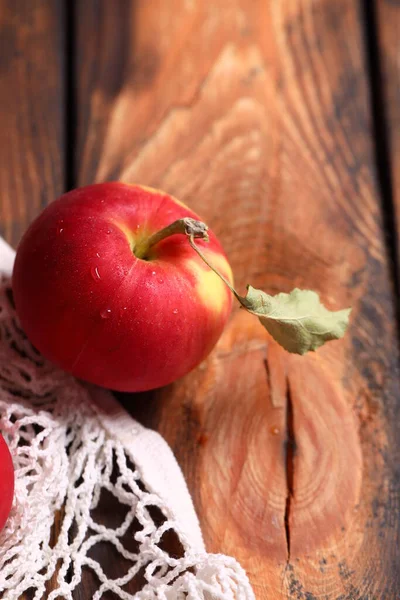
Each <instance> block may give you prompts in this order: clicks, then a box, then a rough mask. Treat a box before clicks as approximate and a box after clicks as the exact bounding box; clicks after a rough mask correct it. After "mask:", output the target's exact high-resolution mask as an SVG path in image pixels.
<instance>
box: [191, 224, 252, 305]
mask: <svg viewBox="0 0 400 600" xmlns="http://www.w3.org/2000/svg"><path fill="white" fill-rule="evenodd" d="M188 238H189V244H190V245H191V246H192V248H193V250H194V251H195V252H197V254H198V255H199V256H200V258H201V259H202V260H203V261H204V262H205V263H206V265H207V267H209V268H210V269H211V271H214V273H215V274H216V275H218V277H219V278H220V279H222V281H223V282H224V283H225V285H226V286H228V288H229V289H230V290H231V292H232V294H233V295H234V296H235V298H237V299H238V300H239V302H240V303H241V304H243V302H242V301H243V298H242V297H241V296H239V294H238V293H237V291H236V290H235V288H234V287H233V286H232V285H231V284H230V283H229V281H228V280H227V279H226V278H225V277H224V276H223V275H222V273H220V272H219V271H218V269H216V268H215V267H214V266H213V265H212V264H211V263H210V261H209V260H208V259H207V258H206V257H205V256H204V254H203V253H202V251H201V250H200V248H199V247H198V246H197V245H196V244H195V242H194V238H193V236H192V235H189V236H188Z"/></svg>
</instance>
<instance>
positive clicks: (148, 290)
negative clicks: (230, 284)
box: [13, 183, 232, 391]
mask: <svg viewBox="0 0 400 600" xmlns="http://www.w3.org/2000/svg"><path fill="white" fill-rule="evenodd" d="M183 217H192V218H194V219H198V217H197V215H195V214H194V213H193V212H192V211H191V210H190V209H189V208H188V207H187V206H185V205H184V204H182V203H181V202H179V201H178V200H176V199H175V198H173V197H171V196H169V195H167V194H165V193H163V192H161V191H158V190H154V189H150V188H147V187H143V186H138V185H126V184H122V183H103V184H97V185H90V186H87V187H83V188H80V189H76V190H73V191H71V192H69V193H67V194H64V195H63V196H61V198H59V199H58V200H56V201H55V202H53V203H52V204H50V205H49V206H48V207H47V208H46V209H45V210H44V211H43V212H42V213H41V215H39V217H38V218H37V219H36V220H35V221H34V222H33V223H32V225H31V226H30V227H29V229H28V230H27V232H26V233H25V235H24V237H23V238H22V241H21V243H20V245H19V248H18V252H17V257H16V261H15V267H14V273H13V291H14V297H15V303H16V309H17V313H18V316H19V319H20V321H21V324H22V326H23V328H24V330H25V332H26V334H27V336H28V338H29V339H30V340H31V342H32V343H33V345H34V346H36V347H37V348H38V350H40V352H42V354H43V355H44V356H45V357H46V358H48V359H49V360H51V361H52V362H54V363H56V364H57V365H59V366H60V367H62V368H63V369H65V370H66V371H69V372H71V373H73V374H74V375H75V376H77V377H79V378H82V379H84V380H86V381H89V382H92V383H95V384H98V385H101V386H104V387H108V388H112V389H115V390H121V391H141V390H147V389H151V388H156V387H159V386H163V385H166V384H168V383H170V382H172V381H174V380H175V379H177V378H178V377H181V376H182V375H184V374H185V373H187V372H188V371H190V370H191V369H193V367H195V366H196V365H197V364H198V363H199V362H201V361H202V360H203V359H204V358H205V357H206V356H207V355H208V353H209V352H210V350H211V349H212V348H213V346H214V345H215V343H216V341H217V340H218V338H219V336H220V335H221V332H222V330H223V328H224V325H225V323H226V320H227V318H228V316H229V313H230V310H231V304H232V296H231V292H230V291H229V289H228V288H227V287H226V286H225V284H224V283H223V282H222V281H221V280H220V279H219V278H218V276H217V275H216V274H215V273H213V272H212V271H211V270H210V269H209V268H208V267H207V265H206V264H205V263H204V262H203V261H202V259H201V258H200V257H199V256H198V255H197V254H196V253H195V251H194V250H193V248H192V247H191V246H190V244H189V242H188V239H187V238H186V236H184V235H178V234H177V235H172V236H171V237H168V238H166V239H164V240H162V241H160V242H159V243H157V244H156V245H154V246H153V247H152V248H151V250H150V252H149V255H148V257H147V258H146V259H142V258H137V257H136V256H135V248H137V247H138V244H143V242H146V240H147V239H148V238H149V236H151V235H152V234H154V233H156V232H157V231H159V230H161V229H163V228H164V227H166V226H167V225H169V224H170V223H172V222H173V221H175V220H177V219H180V218H183ZM209 238H210V240H209V243H206V242H205V241H203V240H200V241H198V242H197V244H198V246H199V247H200V248H201V250H202V252H203V253H204V255H205V256H206V257H207V258H208V259H209V261H210V262H211V263H212V264H213V265H215V267H216V268H217V269H218V270H219V271H220V272H221V273H222V274H223V275H224V276H225V277H226V278H227V279H228V280H229V281H232V273H231V269H230V267H229V264H228V262H227V260H226V257H225V254H224V252H223V250H222V247H221V244H220V243H219V241H218V240H217V238H216V237H215V235H214V234H213V233H212V232H211V231H209Z"/></svg>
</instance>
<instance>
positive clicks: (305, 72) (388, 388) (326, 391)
mask: <svg viewBox="0 0 400 600" xmlns="http://www.w3.org/2000/svg"><path fill="white" fill-rule="evenodd" d="M359 10H360V6H359V4H358V3H356V2H347V1H346V0H338V1H336V2H331V1H330V0H319V1H317V0H315V1H310V0H296V1H293V2H275V1H274V0H270V1H269V2H265V1H263V0H254V2H248V1H246V0H231V1H230V2H223V1H221V2H219V3H208V2H200V1H196V0H171V1H170V2H163V1H162V0H154V2H151V3H150V2H146V1H145V0H139V1H137V2H125V1H122V0H121V1H119V2H113V3H112V4H111V3H109V2H106V1H105V0H100V1H94V0H92V1H88V2H85V3H80V4H79V6H78V7H77V15H76V23H77V27H78V30H77V65H78V100H79V102H78V149H77V156H78V159H77V164H78V166H79V177H78V183H79V184H86V183H90V182H93V181H104V180H108V179H116V178H119V179H121V180H123V181H127V182H141V183H144V184H147V185H152V186H155V187H158V188H161V189H165V190H166V191H168V192H170V193H172V194H174V195H176V196H177V197H179V198H181V199H182V200H183V201H185V202H186V203H187V204H189V205H190V206H191V207H192V208H193V209H195V210H196V211H197V212H199V213H200V214H201V215H203V217H204V219H205V220H206V221H207V223H208V224H209V225H210V226H212V228H213V229H214V231H215V232H216V233H217V234H218V235H219V236H220V238H221V240H222V241H223V243H224V245H225V248H226V250H227V253H228V256H229V258H230V261H231V263H232V266H233V270H234V273H235V277H236V284H237V287H238V289H239V290H244V286H245V284H246V283H248V282H251V283H252V284H253V285H255V286H257V287H262V288H264V289H265V290H266V291H268V292H277V291H278V290H281V291H288V290H290V289H291V288H292V287H293V286H299V287H305V288H309V287H310V288H314V289H316V290H317V291H318V292H319V293H320V294H321V296H322V298H323V300H324V301H325V302H326V303H327V304H328V305H329V306H330V307H332V308H336V307H342V306H346V305H348V304H351V305H352V306H353V315H352V322H351V327H350V332H349V334H348V336H347V338H346V339H345V340H344V341H342V342H337V343H332V344H330V345H328V346H327V347H325V348H323V349H321V350H320V351H319V352H318V353H317V354H316V355H313V356H309V357H306V358H301V357H293V356H289V355H287V354H286V353H284V352H283V351H281V350H280V349H279V348H277V347H276V346H275V344H274V343H272V342H271V340H270V339H269V338H268V336H267V334H266V333H265V332H264V331H263V330H262V328H261V327H260V326H259V325H258V323H257V322H256V321H255V320H252V318H251V317H250V316H247V315H246V314H243V311H239V310H235V311H234V313H233V315H232V318H231V321H230V324H229V326H228V327H227V329H226V331H225V333H224V335H223V336H222V338H221V340H220V342H219V344H218V346H217V347H216V349H215V350H214V352H213V353H212V354H211V356H210V357H209V358H208V359H207V360H206V361H205V362H204V363H203V364H202V365H200V366H199V368H198V369H196V370H195V371H194V372H193V373H191V374H190V375H189V376H187V377H185V378H184V379H182V380H181V381H178V382H176V383H175V384H174V385H171V386H169V387H168V388H165V389H163V390H160V391H158V392H155V393H154V394H153V396H152V397H150V398H149V397H148V396H143V395H142V396H140V397H138V398H136V397H135V396H131V397H127V396H125V397H124V401H125V404H126V405H129V404H130V407H131V412H132V414H134V415H136V416H139V417H140V415H142V414H143V411H142V409H143V406H144V405H145V403H146V400H147V401H148V402H151V410H150V409H149V407H147V408H146V409H145V410H146V415H145V422H146V424H148V425H151V426H153V427H156V428H157V429H158V430H159V431H160V432H161V433H162V435H163V436H164V437H165V438H166V439H167V441H168V442H169V443H170V444H171V446H172V448H173V449H174V451H175V453H176V455H177V457H178V460H179V462H180V464H181V466H182V468H183V471H184V473H185V476H186V478H187V481H188V484H189V487H190V490H191V492H192V495H193V498H194V501H195V504H196V508H197V511H198V513H199V516H200V520H201V524H202V528H203V531H204V535H205V540H206V544H207V547H208V549H209V551H212V552H224V553H227V554H232V555H234V556H235V557H236V558H237V559H238V560H239V561H240V562H241V563H242V565H243V566H244V567H245V568H246V569H247V570H248V573H249V576H250V578H251V581H252V583H253V585H254V589H255V593H256V597H257V598H268V599H282V598H296V599H299V600H306V599H307V600H315V599H324V600H338V599H339V598H340V599H341V600H344V599H349V600H350V598H352V599H361V598H369V599H372V598H379V599H384V598H385V599H386V598H396V597H399V594H400V582H399V576H398V574H397V568H396V562H398V560H399V550H398V548H397V546H396V539H397V538H396V536H398V532H399V522H398V498H399V480H398V474H397V471H398V470H397V467H396V464H397V462H396V457H398V443H397V442H396V439H398V434H399V428H398V425H397V424H396V419H395V409H396V394H397V392H398V380H397V364H398V346H397V339H396V323H395V316H394V304H393V296H392V285H391V281H390V274H389V270H388V264H387V257H386V253H385V247H384V241H383V237H384V236H383V230H382V218H381V211H380V199H379V192H378V190H377V187H376V181H375V169H374V159H373V152H372V146H373V141H372V137H371V122H370V107H369V105H368V89H367V79H366V69H365V64H364V53H363V50H364V49H363V39H362V33H361V15H360V13H359ZM136 402H138V405H139V406H137V405H136ZM396 436H397V437H396ZM93 589H95V588H93Z"/></svg>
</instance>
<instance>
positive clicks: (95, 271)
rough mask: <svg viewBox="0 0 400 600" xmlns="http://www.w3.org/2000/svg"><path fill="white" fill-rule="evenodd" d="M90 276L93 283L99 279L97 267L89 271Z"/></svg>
mask: <svg viewBox="0 0 400 600" xmlns="http://www.w3.org/2000/svg"><path fill="white" fill-rule="evenodd" d="M90 274H91V276H92V278H93V279H94V280H95V281H99V279H101V275H100V273H99V269H98V267H92V268H91V269H90Z"/></svg>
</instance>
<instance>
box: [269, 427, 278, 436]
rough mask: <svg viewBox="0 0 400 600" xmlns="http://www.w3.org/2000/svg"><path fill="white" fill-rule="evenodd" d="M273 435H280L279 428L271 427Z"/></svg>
mask: <svg viewBox="0 0 400 600" xmlns="http://www.w3.org/2000/svg"><path fill="white" fill-rule="evenodd" d="M271 433H272V435H278V433H279V429H278V427H271Z"/></svg>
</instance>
